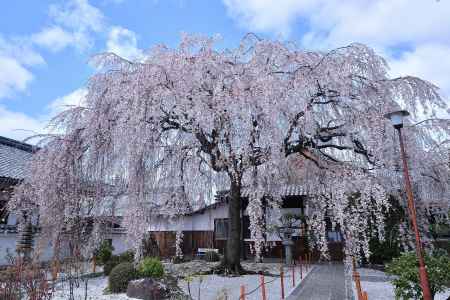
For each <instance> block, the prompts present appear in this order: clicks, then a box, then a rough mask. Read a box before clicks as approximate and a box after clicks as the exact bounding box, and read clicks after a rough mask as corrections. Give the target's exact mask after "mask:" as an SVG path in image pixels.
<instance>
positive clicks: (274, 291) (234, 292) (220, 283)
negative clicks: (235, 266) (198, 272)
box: [179, 263, 311, 300]
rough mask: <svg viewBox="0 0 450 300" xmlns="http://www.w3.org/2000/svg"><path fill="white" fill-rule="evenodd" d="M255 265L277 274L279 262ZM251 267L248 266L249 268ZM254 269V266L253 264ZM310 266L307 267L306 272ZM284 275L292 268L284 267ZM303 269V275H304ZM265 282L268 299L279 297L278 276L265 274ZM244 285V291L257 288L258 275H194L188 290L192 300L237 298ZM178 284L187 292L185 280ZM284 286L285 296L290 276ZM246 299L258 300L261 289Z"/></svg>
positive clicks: (289, 287) (290, 279) (279, 285)
mask: <svg viewBox="0 0 450 300" xmlns="http://www.w3.org/2000/svg"><path fill="white" fill-rule="evenodd" d="M256 265H264V266H259V267H264V268H266V270H268V271H272V274H279V270H280V264H276V263H274V264H256ZM244 267H245V266H244ZM250 268H251V267H248V269H250ZM254 268H256V269H260V268H257V267H256V266H254ZM310 270H311V268H309V269H308V272H309V271H310ZM284 272H285V274H286V276H291V272H292V269H290V268H289V269H287V268H285V271H284ZM305 273H306V272H305V270H303V276H305V275H306V274H305ZM295 277H296V278H295V280H296V284H299V282H300V280H299V279H300V270H299V269H298V268H297V269H296V271H295ZM264 278H265V279H264V280H265V282H266V296H267V299H268V300H275V299H277V300H278V299H281V284H280V277H278V276H277V277H273V276H265V277H264ZM241 285H244V286H245V291H246V293H249V292H251V291H253V290H254V289H256V288H258V286H259V285H260V283H259V276H258V275H244V276H239V277H224V276H218V275H203V276H194V277H193V278H192V281H191V282H190V284H189V286H190V291H191V296H192V298H193V299H194V300H198V299H199V298H200V299H202V300H216V299H218V300H219V299H229V300H238V299H239V293H240V286H241ZM179 286H180V287H181V288H182V289H183V291H184V292H185V293H186V294H189V290H188V284H187V282H186V280H181V281H180V282H179ZM284 286H285V296H287V295H288V294H289V293H290V292H291V290H292V289H293V286H292V277H288V278H285V281H284ZM199 290H200V297H198V292H199ZM245 299H246V300H247V299H248V300H260V299H261V289H257V290H256V291H255V292H253V293H251V294H250V295H247V296H246V297H245Z"/></svg>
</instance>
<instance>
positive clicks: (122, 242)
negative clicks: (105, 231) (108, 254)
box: [106, 234, 131, 254]
mask: <svg viewBox="0 0 450 300" xmlns="http://www.w3.org/2000/svg"><path fill="white" fill-rule="evenodd" d="M106 238H107V239H111V240H112V246H113V247H114V251H113V254H120V253H123V252H125V251H127V250H129V249H131V245H129V244H128V243H127V235H126V234H110V235H108V236H107V237H106Z"/></svg>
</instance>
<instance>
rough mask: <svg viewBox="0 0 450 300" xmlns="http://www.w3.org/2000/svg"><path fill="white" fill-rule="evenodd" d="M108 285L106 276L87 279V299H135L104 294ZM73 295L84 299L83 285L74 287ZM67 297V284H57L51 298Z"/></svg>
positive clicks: (120, 295)
mask: <svg viewBox="0 0 450 300" xmlns="http://www.w3.org/2000/svg"><path fill="white" fill-rule="evenodd" d="M107 286H108V278H107V277H98V278H92V279H89V281H88V293H87V294H88V298H87V299H88V300H94V299H98V300H125V299H135V298H130V297H127V295H125V294H111V295H104V294H103V290H104V289H105V288H106V287H107ZM74 296H75V299H76V300H81V299H84V286H80V287H78V288H75V289H74ZM67 299H69V286H68V285H67V284H65V285H64V286H61V285H59V286H57V288H56V293H55V294H54V296H53V298H52V300H67Z"/></svg>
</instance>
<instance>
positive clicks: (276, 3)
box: [223, 0, 315, 37]
mask: <svg viewBox="0 0 450 300" xmlns="http://www.w3.org/2000/svg"><path fill="white" fill-rule="evenodd" d="M223 2H224V4H225V6H226V7H227V10H228V14H229V15H230V16H231V17H232V18H234V19H235V20H236V21H237V22H238V23H239V24H240V25H241V26H243V27H245V28H247V29H249V30H251V31H256V32H272V33H275V34H279V35H282V36H283V37H287V36H288V35H289V34H290V33H291V29H292V28H291V26H292V24H293V21H295V19H296V18H297V17H300V16H302V15H304V14H307V13H308V12H309V11H311V9H312V8H313V7H314V6H315V4H314V3H315V1H314V0H223Z"/></svg>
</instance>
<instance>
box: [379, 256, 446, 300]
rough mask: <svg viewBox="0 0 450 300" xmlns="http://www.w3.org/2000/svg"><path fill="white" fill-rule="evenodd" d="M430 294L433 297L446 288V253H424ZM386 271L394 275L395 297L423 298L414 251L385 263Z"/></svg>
mask: <svg viewBox="0 0 450 300" xmlns="http://www.w3.org/2000/svg"><path fill="white" fill-rule="evenodd" d="M425 264H426V267H427V272H428V280H429V284H430V290H431V294H432V296H433V297H434V295H436V294H437V293H439V292H442V291H445V290H446V289H447V286H446V285H447V284H448V282H450V258H449V257H448V255H447V254H446V253H442V252H435V253H433V255H429V254H426V255H425ZM386 272H387V273H388V274H390V275H395V276H396V277H395V278H394V279H393V280H392V284H393V285H394V288H395V296H396V298H397V299H423V298H422V288H421V286H420V280H419V263H418V261H417V256H416V254H415V253H414V252H408V253H403V254H402V255H401V256H400V257H398V258H394V259H393V260H392V262H391V263H390V264H388V265H387V268H386Z"/></svg>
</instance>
